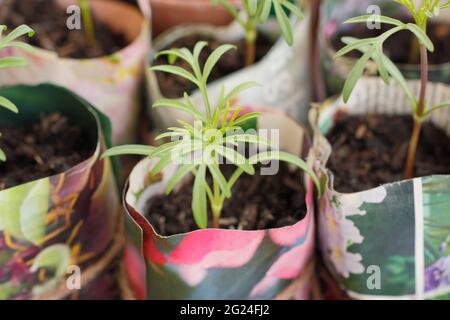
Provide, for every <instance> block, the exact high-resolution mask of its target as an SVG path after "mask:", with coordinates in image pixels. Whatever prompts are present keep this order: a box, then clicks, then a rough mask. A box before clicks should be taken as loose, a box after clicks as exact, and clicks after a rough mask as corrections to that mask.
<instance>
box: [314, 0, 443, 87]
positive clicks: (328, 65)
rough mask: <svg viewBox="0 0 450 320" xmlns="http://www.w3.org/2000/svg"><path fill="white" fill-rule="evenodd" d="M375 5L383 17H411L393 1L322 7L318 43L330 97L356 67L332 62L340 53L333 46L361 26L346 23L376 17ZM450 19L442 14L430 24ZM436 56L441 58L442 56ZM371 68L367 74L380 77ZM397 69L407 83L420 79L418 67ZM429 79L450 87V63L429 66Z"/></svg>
mask: <svg viewBox="0 0 450 320" xmlns="http://www.w3.org/2000/svg"><path fill="white" fill-rule="evenodd" d="M374 5H375V6H379V7H380V9H381V14H383V15H388V16H390V17H397V18H399V17H400V18H401V17H407V16H408V13H407V12H405V11H403V10H402V6H401V5H399V4H398V3H395V2H393V1H387V0H377V1H373V0H370V1H369V0H349V1H338V0H330V1H324V4H323V5H322V17H323V18H322V22H321V30H320V31H319V38H320V39H319V42H320V48H321V50H320V59H321V61H322V62H321V64H322V68H323V70H324V72H325V74H326V75H327V76H326V77H325V84H326V88H327V91H328V94H329V95H337V94H339V93H340V92H341V91H342V88H343V86H344V82H345V79H347V76H348V74H349V73H350V70H351V69H352V67H353V66H354V64H355V63H356V59H354V58H351V57H340V58H338V59H333V57H334V55H335V53H336V51H337V50H336V48H335V45H333V43H334V42H335V41H336V40H339V41H340V38H341V36H340V34H342V32H345V34H349V33H350V31H351V30H352V28H355V27H357V26H361V25H362V24H356V25H355V24H353V25H352V24H343V22H344V21H345V20H347V19H350V18H352V17H356V16H360V15H366V14H374V13H376V12H375V11H370V10H376V7H375V6H374ZM449 15H450V13H449V12H446V10H442V14H441V16H439V17H436V18H433V19H431V22H438V23H445V24H448V22H449ZM449 28H450V26H449ZM338 38H339V39H338ZM447 38H448V39H449V40H450V35H448V36H447ZM403 45H404V43H402V44H397V46H400V47H401V46H403ZM436 54H439V52H437V53H436ZM442 54H443V53H442ZM394 62H395V61H394ZM369 65H370V67H369V68H368V69H367V74H368V75H377V73H378V71H377V67H376V65H375V64H374V63H373V62H370V64H369ZM397 66H398V67H399V69H400V71H401V72H402V73H403V74H404V76H405V77H406V78H407V79H413V80H414V79H420V65H419V64H397ZM429 79H430V81H433V82H444V83H447V84H450V60H449V62H448V63H443V64H437V65H430V67H429Z"/></svg>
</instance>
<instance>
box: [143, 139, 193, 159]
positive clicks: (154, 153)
mask: <svg viewBox="0 0 450 320" xmlns="http://www.w3.org/2000/svg"><path fill="white" fill-rule="evenodd" d="M190 141H191V140H189V142H190ZM182 142H183V140H178V141H171V142H167V143H164V144H162V145H160V146H159V147H156V148H154V149H153V151H152V152H151V153H150V155H149V157H150V158H154V157H158V156H159V155H161V154H163V153H165V152H166V151H169V150H170V149H173V148H174V147H175V146H177V145H179V144H181V143H182Z"/></svg>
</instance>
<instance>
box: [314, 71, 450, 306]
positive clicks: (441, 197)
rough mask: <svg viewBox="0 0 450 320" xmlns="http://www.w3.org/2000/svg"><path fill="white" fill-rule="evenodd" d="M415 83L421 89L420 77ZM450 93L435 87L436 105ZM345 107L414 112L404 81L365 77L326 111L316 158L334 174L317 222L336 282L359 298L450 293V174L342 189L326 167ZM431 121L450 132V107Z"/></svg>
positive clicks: (448, 295) (431, 94) (355, 111)
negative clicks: (331, 135) (329, 135)
mask: <svg viewBox="0 0 450 320" xmlns="http://www.w3.org/2000/svg"><path fill="white" fill-rule="evenodd" d="M411 86H412V88H414V92H417V91H418V83H417V82H412V83H411ZM449 98H450V87H449V86H446V85H443V84H432V83H430V84H429V89H428V97H427V101H428V102H429V103H430V104H433V103H436V102H437V101H443V100H448V99H449ZM339 111H344V112H346V113H349V114H366V113H372V114H373V113H376V114H410V107H409V105H408V101H407V100H406V98H405V95H404V94H403V91H401V89H400V88H399V87H398V86H396V85H392V86H389V87H388V86H386V85H385V84H384V83H383V82H382V81H381V80H380V79H379V78H367V79H364V80H362V81H360V82H359V83H358V85H357V87H356V88H355V91H354V94H353V95H352V98H351V99H350V101H349V103H348V104H347V105H345V106H344V103H343V102H342V100H341V99H339V100H336V101H333V102H332V103H330V104H328V105H324V106H322V108H321V112H320V116H319V117H318V121H317V126H316V128H315V130H316V132H315V137H314V146H313V149H312V154H311V155H310V157H314V158H315V159H316V164H315V166H316V169H317V170H318V172H321V173H323V174H325V175H326V177H327V178H328V186H327V189H326V191H325V194H324V196H323V197H322V198H321V200H320V201H319V205H318V221H319V222H318V226H319V235H320V236H319V239H320V247H321V251H322V254H323V258H324V260H325V262H326V264H327V266H328V268H329V270H330V271H331V272H332V274H333V276H334V279H335V280H336V281H337V282H338V283H339V285H340V286H341V288H342V289H343V290H345V292H346V293H347V294H348V295H349V296H350V297H352V298H356V299H435V298H450V277H449V275H450V246H448V242H449V240H450V230H449V225H450V214H449V209H450V206H449V199H450V176H448V175H436V176H429V177H422V178H415V179H411V180H406V181H397V182H393V183H390V184H385V185H382V186H379V187H377V188H374V189H371V190H364V191H362V192H357V193H352V194H344V193H340V192H339V190H336V189H335V188H334V185H333V172H330V171H329V170H328V169H327V162H328V159H330V158H331V157H333V153H332V150H331V146H330V144H329V143H328V141H327V140H326V134H327V132H328V131H329V130H330V128H332V127H333V125H334V121H335V120H334V119H335V116H336V114H337V112H339ZM315 112H316V110H313V111H312V112H311V118H312V119H314V118H315V115H314V113H315ZM430 121H433V122H434V124H436V125H437V126H438V127H439V128H442V129H443V130H445V131H446V132H447V133H448V134H450V110H445V109H442V110H441V111H436V112H435V113H434V115H433V116H432V118H431V120H430ZM313 122H314V123H315V122H316V121H313Z"/></svg>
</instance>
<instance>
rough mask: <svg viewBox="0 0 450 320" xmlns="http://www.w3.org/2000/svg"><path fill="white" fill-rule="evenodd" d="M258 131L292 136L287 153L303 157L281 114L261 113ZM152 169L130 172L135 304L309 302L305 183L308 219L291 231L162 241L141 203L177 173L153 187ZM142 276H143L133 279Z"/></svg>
mask: <svg viewBox="0 0 450 320" xmlns="http://www.w3.org/2000/svg"><path fill="white" fill-rule="evenodd" d="M258 128H281V131H282V133H281V135H282V136H283V135H284V136H287V135H290V136H291V138H292V137H297V139H294V140H295V141H296V144H295V145H294V146H293V147H292V148H291V149H290V151H292V152H295V153H297V154H302V151H305V150H302V149H303V146H305V148H306V144H305V142H303V141H306V140H305V138H306V136H305V134H304V131H303V129H302V128H301V127H299V126H298V125H297V124H296V122H295V121H293V120H292V119H290V118H288V117H286V116H285V115H284V114H282V113H277V112H269V111H267V112H266V113H264V114H263V115H262V116H261V118H260V119H259V120H258ZM281 141H283V139H282V138H281ZM290 141H291V142H292V140H290ZM283 147H286V146H283V145H282V146H280V148H283ZM154 164H155V162H154V161H152V160H149V159H145V160H143V161H142V162H140V163H139V164H138V165H137V166H136V167H135V169H134V170H133V172H132V174H131V176H130V181H129V188H128V190H127V192H126V197H125V202H126V210H127V213H128V214H126V220H127V223H126V225H127V236H128V239H129V245H128V247H127V251H126V261H127V262H126V264H127V270H128V274H129V279H130V280H131V285H132V287H133V288H134V289H135V292H136V294H137V296H138V297H139V298H144V297H146V298H148V299H273V298H285V296H284V295H280V294H281V293H282V292H283V291H284V290H289V291H290V292H291V294H290V295H289V297H290V298H307V297H309V296H310V291H309V290H310V287H311V283H312V282H313V279H314V269H313V268H312V264H313V251H314V235H315V221H314V214H313V187H312V182H311V181H308V183H307V184H308V194H307V195H306V201H307V207H308V212H307V214H306V217H305V218H304V219H303V220H301V221H299V222H297V223H296V224H294V225H292V226H287V227H284V228H278V229H271V230H259V231H242V230H224V229H203V230H197V231H193V232H189V233H186V234H177V235H171V236H168V237H162V236H160V235H158V234H157V233H156V232H155V230H154V229H153V227H152V226H151V225H150V223H149V222H148V220H147V219H146V218H145V217H144V216H143V214H144V212H146V203H147V200H148V199H149V198H150V197H151V196H153V195H155V194H157V193H160V192H162V189H163V188H164V184H165V183H166V182H167V180H168V179H169V178H170V176H171V174H173V172H174V170H175V168H174V167H168V168H167V169H166V170H165V171H164V172H163V175H162V176H161V180H158V181H154V179H153V180H152V179H149V176H148V172H149V170H150V169H151V167H152V166H153V165H154ZM299 196H304V195H300V194H299ZM142 271H144V272H145V274H139V275H138V274H136V273H138V272H142ZM144 279H145V282H144V283H142V281H143V280H144ZM145 285H146V288H145Z"/></svg>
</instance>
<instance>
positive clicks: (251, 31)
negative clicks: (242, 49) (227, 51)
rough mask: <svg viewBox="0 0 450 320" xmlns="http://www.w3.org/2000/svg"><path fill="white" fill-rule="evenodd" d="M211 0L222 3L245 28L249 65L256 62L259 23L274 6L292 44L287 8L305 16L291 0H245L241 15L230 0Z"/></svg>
mask: <svg viewBox="0 0 450 320" xmlns="http://www.w3.org/2000/svg"><path fill="white" fill-rule="evenodd" d="M211 2H212V3H213V4H215V5H216V4H219V3H220V4H221V5H222V6H223V7H224V8H225V9H226V10H227V11H228V12H229V13H230V14H231V15H232V16H233V17H234V19H235V20H236V21H237V22H238V23H239V24H240V25H241V26H242V28H243V29H244V31H245V42H246V65H247V66H249V65H252V64H253V63H254V62H255V50H256V49H255V43H256V37H257V36H258V32H257V28H258V24H259V23H265V22H267V20H268V19H269V15H270V10H271V9H272V6H273V8H274V10H275V15H276V18H277V21H278V23H279V25H280V27H281V30H282V32H283V36H284V39H285V40H286V42H287V43H288V44H289V45H290V46H291V45H292V44H293V42H294V36H293V31H292V25H291V23H290V21H289V17H288V15H287V14H286V12H285V9H286V10H288V11H289V12H291V13H293V14H295V15H296V16H297V17H299V18H300V19H302V18H303V12H302V11H301V10H300V8H299V7H298V6H296V5H295V4H293V3H291V2H289V0H243V1H242V4H243V9H244V11H245V16H242V15H240V13H239V11H238V10H237V9H236V8H235V7H234V6H233V5H232V4H231V3H230V2H229V0H211Z"/></svg>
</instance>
